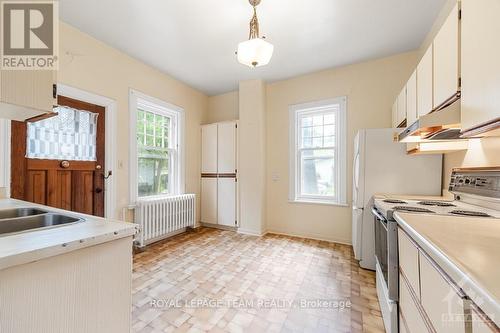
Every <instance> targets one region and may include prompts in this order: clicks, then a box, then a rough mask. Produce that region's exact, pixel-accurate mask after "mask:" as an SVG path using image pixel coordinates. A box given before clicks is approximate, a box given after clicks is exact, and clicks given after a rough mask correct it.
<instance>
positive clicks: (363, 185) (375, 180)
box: [352, 128, 442, 270]
mask: <svg viewBox="0 0 500 333" xmlns="http://www.w3.org/2000/svg"><path fill="white" fill-rule="evenodd" d="M395 132H397V129H392V128H384V129H364V130H360V131H359V132H358V134H357V135H356V137H355V139H354V162H353V169H354V170H353V191H352V196H353V199H352V244H353V248H354V256H355V258H356V259H357V260H359V264H360V266H361V267H363V268H367V269H371V270H375V241H374V238H375V230H374V218H373V215H372V213H371V208H372V206H373V195H374V194H408V195H440V194H441V178H442V155H417V156H412V155H407V154H406V145H405V144H403V143H398V142H394V140H393V134H394V133H395Z"/></svg>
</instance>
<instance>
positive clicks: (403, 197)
mask: <svg viewBox="0 0 500 333" xmlns="http://www.w3.org/2000/svg"><path fill="white" fill-rule="evenodd" d="M373 198H374V199H389V198H391V199H399V200H422V201H424V200H437V201H451V200H453V195H451V194H450V195H447V196H440V195H403V194H385V193H384V194H375V195H374V196H373Z"/></svg>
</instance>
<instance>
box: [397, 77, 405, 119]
mask: <svg viewBox="0 0 500 333" xmlns="http://www.w3.org/2000/svg"><path fill="white" fill-rule="evenodd" d="M397 119H398V125H400V124H402V123H403V122H404V121H405V119H406V86H404V87H403V90H401V92H400V93H399V95H398V116H397Z"/></svg>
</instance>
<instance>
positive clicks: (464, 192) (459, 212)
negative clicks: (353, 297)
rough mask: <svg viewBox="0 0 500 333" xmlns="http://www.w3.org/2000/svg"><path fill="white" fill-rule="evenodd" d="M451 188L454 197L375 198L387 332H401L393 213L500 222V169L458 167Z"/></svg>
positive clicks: (377, 250)
mask: <svg viewBox="0 0 500 333" xmlns="http://www.w3.org/2000/svg"><path fill="white" fill-rule="evenodd" d="M449 191H450V192H451V193H453V195H454V199H453V200H445V199H442V200H440V199H437V198H436V197H428V198H426V197H422V196H419V197H418V198H417V197H413V198H412V197H411V196H398V195H383V196H376V197H375V198H374V205H373V209H372V213H373V215H374V216H375V261H376V276H377V295H378V299H379V303H380V308H381V311H382V316H383V319H384V324H385V328H386V331H387V332H389V333H392V332H398V306H399V304H398V302H399V274H398V269H399V262H398V236H397V222H396V220H395V219H394V213H396V212H405V213H411V214H425V215H442V216H455V217H456V218H457V219H461V218H467V217H482V218H485V219H491V220H492V221H495V222H497V223H500V168H497V169H455V170H454V171H453V173H452V176H451V179H450V186H449Z"/></svg>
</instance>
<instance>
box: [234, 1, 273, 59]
mask: <svg viewBox="0 0 500 333" xmlns="http://www.w3.org/2000/svg"><path fill="white" fill-rule="evenodd" d="M260 1H261V0H249V2H250V5H252V7H253V17H252V20H251V21H250V34H249V37H248V40H247V41H244V42H241V43H239V44H238V52H236V54H237V55H238V61H239V62H240V63H242V64H243V65H247V66H249V67H259V66H264V65H267V64H268V63H269V61H270V60H271V57H272V56H273V51H274V46H273V45H272V44H271V43H269V42H267V41H265V40H264V37H262V38H261V37H260V34H259V20H258V18H257V8H256V7H257V6H258V5H259V4H260Z"/></svg>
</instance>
